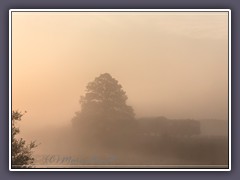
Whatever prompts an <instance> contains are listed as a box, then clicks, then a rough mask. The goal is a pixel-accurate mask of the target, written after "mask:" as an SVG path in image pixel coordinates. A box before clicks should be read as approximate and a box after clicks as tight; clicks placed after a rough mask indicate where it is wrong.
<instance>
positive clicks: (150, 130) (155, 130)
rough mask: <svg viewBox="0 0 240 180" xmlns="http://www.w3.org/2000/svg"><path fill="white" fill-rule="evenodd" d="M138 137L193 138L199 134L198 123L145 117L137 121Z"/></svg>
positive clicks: (195, 121)
mask: <svg viewBox="0 0 240 180" xmlns="http://www.w3.org/2000/svg"><path fill="white" fill-rule="evenodd" d="M137 129H138V131H137V132H138V133H139V135H144V136H172V137H176V136H180V137H182V136H186V137H189V136H193V135H199V134H200V133H201V126H200V122H199V121H197V120H192V119H177V120H174V119H167V118H165V117H153V118H150V117H146V118H139V119H137Z"/></svg>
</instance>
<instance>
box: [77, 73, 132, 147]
mask: <svg viewBox="0 0 240 180" xmlns="http://www.w3.org/2000/svg"><path fill="white" fill-rule="evenodd" d="M127 99H128V98H127V96H126V92H125V91H123V89H122V86H121V85H120V84H119V83H118V81H117V80H116V79H114V78H112V77H111V75H110V74H108V73H105V74H101V75H100V76H99V77H97V78H95V80H94V81H93V82H90V83H88V85H87V89H86V94H85V96H82V97H81V99H80V104H81V111H80V112H77V113H76V116H75V117H74V118H73V124H74V126H76V127H77V130H78V131H79V133H80V136H81V138H82V140H86V141H87V142H94V143H95V144H107V143H110V144H111V143H113V141H115V142H116V141H118V140H119V141H121V140H122V139H123V137H124V136H128V135H130V134H131V131H132V127H133V124H134V116H135V115H134V112H133V109H132V107H131V106H128V105H127V104H126V101H127Z"/></svg>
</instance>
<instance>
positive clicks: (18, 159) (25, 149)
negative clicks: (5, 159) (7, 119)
mask: <svg viewBox="0 0 240 180" xmlns="http://www.w3.org/2000/svg"><path fill="white" fill-rule="evenodd" d="M23 115H24V114H22V113H21V112H18V111H12V166H13V168H31V167H32V165H33V162H34V158H33V156H32V153H33V151H32V150H33V149H34V148H35V147H37V145H36V143H35V141H32V142H30V144H26V141H25V140H24V139H23V138H20V139H18V138H17V137H16V136H17V135H18V134H19V133H20V129H19V128H18V127H17V126H16V122H17V121H21V119H22V116H23Z"/></svg>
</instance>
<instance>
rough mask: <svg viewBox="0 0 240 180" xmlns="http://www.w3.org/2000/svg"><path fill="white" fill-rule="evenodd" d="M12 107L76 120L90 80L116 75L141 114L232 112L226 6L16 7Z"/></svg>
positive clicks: (34, 122) (47, 119) (222, 115)
mask: <svg viewBox="0 0 240 180" xmlns="http://www.w3.org/2000/svg"><path fill="white" fill-rule="evenodd" d="M12 28H13V29H12V109H13V110H20V111H25V110H26V111H27V113H26V114H25V115H24V121H22V122H21V127H22V128H23V129H29V128H30V129H34V128H38V127H49V126H59V125H60V126H61V125H69V124H71V119H72V118H73V116H74V114H75V112H76V111H80V110H81V107H80V104H79V99H80V96H82V95H84V94H85V89H86V85H87V84H88V83H89V82H91V81H93V80H94V78H95V77H98V76H99V75H100V74H103V73H110V74H111V75H112V77H113V78H115V79H116V80H118V81H119V83H120V84H121V85H122V86H123V90H124V91H126V94H127V96H128V101H127V104H128V105H130V106H132V107H133V109H134V111H135V113H136V117H146V116H151V117H153V116H165V117H167V118H169V119H184V118H191V119H222V120H227V119H228V14H227V13H226V12H214V13H211V12H174V13H170V12H151V13H148V14H146V13H141V12H134V13H131V12H104V13H103V12H94V13H87V12H72V13H69V12H66V13H64V12H54V13H51V12H13V16H12Z"/></svg>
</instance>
